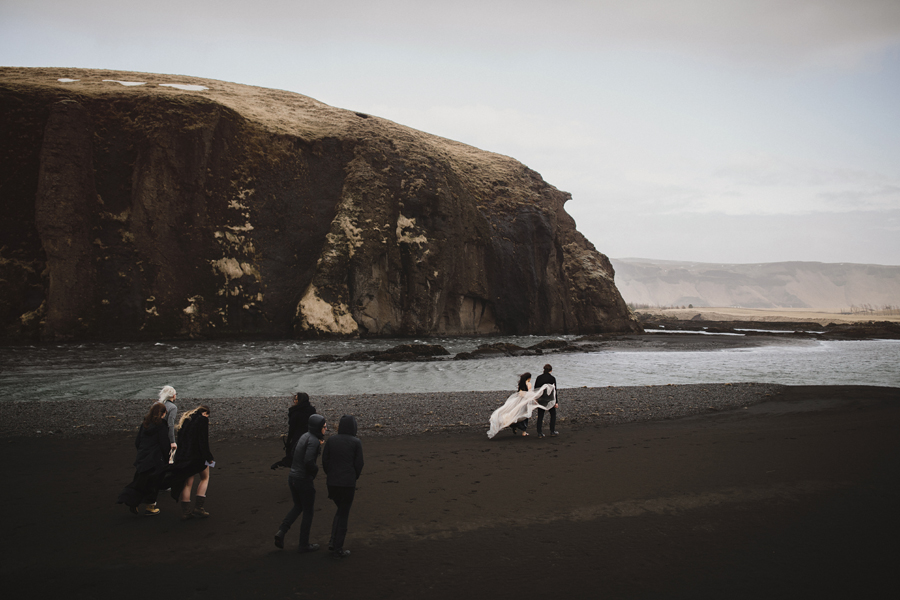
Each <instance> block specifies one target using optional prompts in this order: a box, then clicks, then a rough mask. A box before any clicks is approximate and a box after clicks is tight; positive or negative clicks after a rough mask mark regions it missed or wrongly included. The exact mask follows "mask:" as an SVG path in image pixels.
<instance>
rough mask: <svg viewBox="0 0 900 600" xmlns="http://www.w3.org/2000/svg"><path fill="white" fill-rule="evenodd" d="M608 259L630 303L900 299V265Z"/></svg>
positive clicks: (760, 304) (873, 302)
mask: <svg viewBox="0 0 900 600" xmlns="http://www.w3.org/2000/svg"><path fill="white" fill-rule="evenodd" d="M610 260H611V262H612V264H613V267H614V268H615V270H616V286H617V287H618V288H619V291H620V292H621V293H622V297H623V298H624V299H625V301H626V302H628V303H630V304H634V305H648V306H682V305H684V306H687V305H689V304H693V305H694V306H741V307H745V308H832V309H844V308H846V309H849V308H851V307H854V306H856V307H860V306H863V305H869V306H870V307H873V308H881V307H883V306H897V305H900V266H884V265H862V264H852V263H819V262H780V263H762V264H717V263H697V262H677V261H666V260H653V259H644V258H620V259H615V258H614V259H610Z"/></svg>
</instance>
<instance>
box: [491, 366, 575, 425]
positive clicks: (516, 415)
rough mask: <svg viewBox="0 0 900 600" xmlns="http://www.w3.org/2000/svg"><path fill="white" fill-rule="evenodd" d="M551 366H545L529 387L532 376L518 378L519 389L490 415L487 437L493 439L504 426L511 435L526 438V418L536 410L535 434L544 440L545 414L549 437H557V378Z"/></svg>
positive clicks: (524, 374) (527, 374) (528, 374)
mask: <svg viewBox="0 0 900 600" xmlns="http://www.w3.org/2000/svg"><path fill="white" fill-rule="evenodd" d="M551 371H553V367H551V366H550V365H544V372H543V373H542V374H541V375H538V378H537V381H535V382H534V383H535V385H534V386H533V387H532V385H531V373H522V375H521V376H519V389H518V391H517V392H516V393H514V394H513V395H512V396H510V397H509V398H507V399H506V402H505V403H504V404H503V406H501V407H500V408H498V409H497V410H495V411H494V413H493V414H492V415H491V421H490V429H489V430H488V432H487V435H488V437H489V438H493V437H494V436H495V435H497V433H499V432H500V430H501V429H503V428H504V427H509V428H510V429H511V430H512V432H513V434H514V435H520V434H519V432H520V431H521V432H522V433H521V435H522V436H526V435H528V432H527V431H526V429H527V428H528V417H530V416H531V413H532V412H534V411H535V410H536V409H537V411H538V416H537V435H538V438H542V437H544V433H543V431H542V428H543V424H544V411H549V412H550V435H551V436H555V435H559V432H558V431H556V409H557V408H558V407H559V403H558V402H557V399H556V398H557V396H556V378H555V377H554V376H553V375H551V373H550V372H551Z"/></svg>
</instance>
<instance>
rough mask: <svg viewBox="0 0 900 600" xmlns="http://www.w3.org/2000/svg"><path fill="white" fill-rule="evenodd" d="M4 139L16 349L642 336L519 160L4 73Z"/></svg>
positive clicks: (417, 138)
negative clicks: (253, 340) (247, 339)
mask: <svg viewBox="0 0 900 600" xmlns="http://www.w3.org/2000/svg"><path fill="white" fill-rule="evenodd" d="M64 78H65V79H71V80H77V81H60V80H61V79H64ZM104 80H106V81H104ZM123 80H127V81H131V82H144V84H143V85H135V86H128V87H126V86H123V85H122V84H121V83H119V82H120V81H123ZM172 84H175V85H176V86H179V85H188V86H198V87H202V88H206V89H198V88H191V89H184V88H179V87H171V86H172ZM0 130H2V131H3V132H4V134H5V135H4V137H3V138H2V139H0V210H2V211H3V214H4V222H3V225H2V229H0V235H2V239H0V285H2V287H3V293H2V297H0V328H2V335H3V336H4V337H7V338H16V337H40V338H42V339H64V338H79V339H83V338H98V339H127V338H150V339H152V338H162V337H211V336H236V335H266V336H279V337H283V336H300V337H310V336H313V337H315V336H355V335H373V336H407V335H432V334H433V335H466V334H473V335H486V334H493V333H504V334H541V333H598V332H607V331H608V332H624V331H637V330H639V327H638V325H637V323H636V321H635V320H634V319H633V318H632V317H631V316H630V315H629V313H628V310H627V308H626V306H625V304H624V302H623V301H622V298H621V296H620V294H619V292H618V290H617V289H616V287H615V285H614V283H613V269H612V266H611V265H610V263H609V260H608V259H607V258H606V257H605V256H604V255H602V254H600V253H599V252H597V251H596V250H595V248H594V247H593V245H592V244H591V243H590V242H588V241H587V240H586V239H585V238H584V237H583V236H582V235H581V234H580V233H579V232H578V231H577V230H576V229H575V223H574V221H573V220H572V219H571V217H569V215H568V214H567V213H566V212H565V210H564V204H565V203H566V201H568V200H569V198H570V196H569V194H567V193H565V192H561V191H559V190H557V189H556V188H554V187H553V186H551V185H549V184H547V183H546V182H544V181H543V179H541V177H540V175H538V174H537V173H535V172H534V171H531V170H530V169H528V168H527V167H525V166H524V165H522V164H520V163H518V162H516V161H515V160H513V159H511V158H508V157H505V156H500V155H497V154H492V153H489V152H484V151H481V150H478V149H476V148H472V147H470V146H466V145H464V144H460V143H457V142H453V141H450V140H446V139H443V138H439V137H436V136H432V135H429V134H425V133H422V132H419V131H415V130H413V129H409V128H407V127H403V126H400V125H398V124H396V123H392V122H390V121H387V120H385V119H380V118H377V117H374V116H369V115H362V114H360V113H354V112H352V111H347V110H341V109H337V108H333V107H330V106H327V105H325V104H322V103H320V102H317V101H315V100H313V99H311V98H308V97H305V96H301V95H299V94H293V93H288V92H282V91H278V90H268V89H262V88H254V87H249V86H241V85H236V84H230V83H225V82H219V81H211V80H203V79H196V78H190V77H180V76H169V75H150V74H140V73H122V72H108V71H96V70H71V69H19V68H2V69H0Z"/></svg>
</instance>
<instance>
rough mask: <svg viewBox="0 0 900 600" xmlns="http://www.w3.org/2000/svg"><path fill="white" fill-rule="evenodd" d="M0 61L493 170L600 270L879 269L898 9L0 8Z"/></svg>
mask: <svg viewBox="0 0 900 600" xmlns="http://www.w3.org/2000/svg"><path fill="white" fill-rule="evenodd" d="M0 64H2V65H4V66H53V67H67V66H68V67H89V68H108V69H122V70H130V71H146V72H153V73H173V74H184V75H193V76H197V77H207V78H213V79H222V80H226V81H233V82H237V83H246V84H252V85H258V86H264V87H273V88H279V89H285V90H291V91H295V92H299V93H302V94H305V95H307V96H311V97H313V98H316V99H317V100H320V101H322V102H325V103H327V104H331V105H333V106H338V107H342V108H348V109H352V110H356V111H361V112H367V113H371V114H375V115H378V116H381V117H385V118H388V119H391V120H393V121H396V122H398V123H402V124H404V125H408V126H411V127H414V128H416V129H421V130H423V131H427V132H429V133H434V134H437V135H441V136H444V137H448V138H451V139H454V140H459V141H461V142H465V143H467V144H471V145H474V146H477V147H479V148H482V149H485V150H490V151H493V152H499V153H502V154H506V155H509V156H512V157H514V158H516V159H518V160H520V161H521V162H523V163H525V164H526V165H528V166H529V167H531V168H532V169H534V170H536V171H538V172H539V173H541V175H542V176H543V177H544V179H545V180H547V181H548V182H549V183H551V184H552V185H554V186H556V187H557V188H559V189H561V190H565V191H567V192H570V193H571V194H572V196H573V198H572V200H571V201H570V202H569V203H568V204H567V205H566V208H567V210H568V212H569V213H570V214H571V215H572V216H573V217H574V218H575V220H576V222H577V224H578V228H579V230H580V231H581V232H582V233H584V234H585V235H586V236H587V237H588V238H589V239H590V240H591V241H592V242H594V244H595V245H596V246H597V248H598V249H599V250H600V251H601V252H603V253H605V254H607V255H609V256H610V257H613V258H625V257H645V258H657V259H670V260H688V261H702V262H736V263H753V262H774V261H785V260H809V261H822V262H859V263H879V264H890V265H898V264H900V0H883V1H881V0H847V1H844V0H831V1H829V0H820V1H812V0H786V1H774V0H748V1H733V2H729V1H728V0H692V1H678V0H668V1H666V0H627V1H612V0H611V1H603V0H594V1H589V0H584V1H578V0H544V1H534V0H508V1H507V0H501V1H492V0H477V1H475V0H463V1H459V0H442V1H440V2H437V1H434V2H433V1H431V0H409V1H405V0H386V1H378V0H353V1H343V0H330V1H328V2H326V1H325V0H317V1H315V2H309V1H306V0H257V1H255V2H248V1H247V0H241V1H233V0H178V1H175V0H157V1H154V0H147V1H141V2H135V1H132V0H80V1H78V2H74V1H71V0H0Z"/></svg>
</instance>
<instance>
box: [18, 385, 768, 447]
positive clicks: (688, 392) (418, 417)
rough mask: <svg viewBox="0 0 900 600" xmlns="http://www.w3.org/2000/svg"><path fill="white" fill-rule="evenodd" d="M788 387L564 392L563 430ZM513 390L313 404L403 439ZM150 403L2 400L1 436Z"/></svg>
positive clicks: (278, 408)
mask: <svg viewBox="0 0 900 600" xmlns="http://www.w3.org/2000/svg"><path fill="white" fill-rule="evenodd" d="M783 388H784V386H781V385H773V384H761V383H735V384H730V383H727V384H697V385H665V386H636V387H603V388H588V387H582V388H561V389H560V390H559V404H560V408H559V424H558V429H567V428H570V427H572V426H582V425H601V426H606V425H616V424H620V423H628V422H637V421H651V420H664V419H674V418H678V417H685V416H690V415H696V414H704V413H710V412H716V411H724V410H731V409H741V408H743V407H747V406H750V405H753V404H757V403H759V402H762V401H764V400H766V399H767V398H769V397H771V396H772V395H774V394H776V393H778V392H779V391H780V390H781V389H783ZM506 398H507V393H506V392H498V391H493V392H448V393H440V394H436V393H406V394H356V395H342V396H314V397H313V398H312V404H313V406H315V407H316V409H317V410H318V412H319V413H320V414H322V415H325V417H326V418H327V419H328V421H330V422H333V423H335V422H337V421H338V419H340V417H341V415H344V414H352V415H355V416H356V417H357V419H358V421H359V424H360V435H363V436H372V435H377V436H404V435H417V434H424V433H430V432H436V431H460V432H462V431H468V432H482V431H487V427H488V425H487V424H488V419H489V418H490V415H491V413H492V412H493V411H494V410H495V409H496V408H497V407H498V406H500V405H501V404H502V403H503V402H504V401H505V400H506ZM152 401H153V400H152V399H150V398H148V399H146V400H90V401H81V400H65V401H45V402H0V437H11V436H29V437H34V436H65V437H68V436H85V435H106V434H111V433H122V432H132V431H135V430H136V428H137V426H138V424H139V423H140V420H141V418H142V417H143V415H144V414H145V412H146V411H147V408H148V407H149V406H150V405H151V403H152ZM201 402H203V403H206V404H207V405H208V406H209V407H210V409H211V415H210V426H211V434H212V435H213V436H214V437H217V438H223V437H233V436H238V437H241V436H249V437H256V438H266V437H272V438H277V437H278V436H280V435H281V434H282V433H284V432H285V431H286V430H287V408H288V406H289V405H290V398H289V397H268V398H263V397H256V398H205V399H200V398H188V397H180V396H179V403H178V404H179V406H180V407H181V408H182V409H187V408H192V407H194V406H196V405H197V404H199V403H201ZM530 431H531V432H532V433H533V432H534V429H533V425H532V427H531V428H530Z"/></svg>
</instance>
